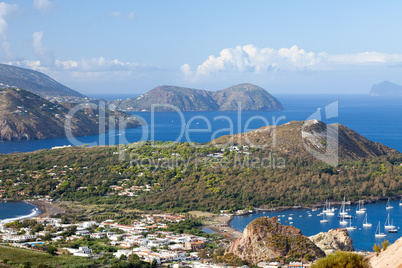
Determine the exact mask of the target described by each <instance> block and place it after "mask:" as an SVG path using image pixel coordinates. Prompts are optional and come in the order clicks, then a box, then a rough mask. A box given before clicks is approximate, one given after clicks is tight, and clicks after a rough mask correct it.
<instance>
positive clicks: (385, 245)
mask: <svg viewBox="0 0 402 268" xmlns="http://www.w3.org/2000/svg"><path fill="white" fill-rule="evenodd" d="M388 246H389V241H388V240H384V241H383V242H382V243H381V245H380V244H378V245H377V244H374V246H373V250H374V251H375V252H377V253H380V252H381V251H382V250H386V249H387V248H388Z"/></svg>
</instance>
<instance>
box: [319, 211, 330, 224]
mask: <svg viewBox="0 0 402 268" xmlns="http://www.w3.org/2000/svg"><path fill="white" fill-rule="evenodd" d="M328 222H329V220H328V219H326V218H325V213H323V214H322V220H320V223H328Z"/></svg>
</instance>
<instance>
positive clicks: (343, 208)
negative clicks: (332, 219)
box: [339, 196, 348, 216]
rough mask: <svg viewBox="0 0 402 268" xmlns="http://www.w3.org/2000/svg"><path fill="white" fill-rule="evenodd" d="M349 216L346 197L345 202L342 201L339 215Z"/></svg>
mask: <svg viewBox="0 0 402 268" xmlns="http://www.w3.org/2000/svg"><path fill="white" fill-rule="evenodd" d="M347 214H348V213H347V212H346V211H345V196H344V197H343V201H342V206H341V209H340V210H339V215H340V216H344V215H347Z"/></svg>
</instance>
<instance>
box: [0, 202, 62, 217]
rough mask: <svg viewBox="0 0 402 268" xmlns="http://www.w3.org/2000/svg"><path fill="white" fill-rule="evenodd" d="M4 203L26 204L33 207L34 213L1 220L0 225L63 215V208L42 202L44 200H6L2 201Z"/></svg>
mask: <svg viewBox="0 0 402 268" xmlns="http://www.w3.org/2000/svg"><path fill="white" fill-rule="evenodd" d="M4 201H7V202H20V203H28V204H31V205H33V206H35V207H34V208H33V210H34V211H32V212H31V213H30V214H27V215H22V216H18V217H13V218H6V219H3V220H0V223H5V222H10V221H14V220H20V219H29V218H34V217H50V216H52V215H56V214H64V213H65V209H64V208H62V207H60V206H59V205H56V204H54V203H51V202H48V201H44V200H10V199H8V200H4ZM34 212H35V213H34Z"/></svg>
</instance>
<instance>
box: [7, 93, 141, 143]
mask: <svg viewBox="0 0 402 268" xmlns="http://www.w3.org/2000/svg"><path fill="white" fill-rule="evenodd" d="M73 106H74V104H72V103H66V104H58V103H54V102H50V101H48V100H46V99H44V98H41V97H40V96H38V95H36V94H34V93H31V92H29V91H27V90H23V89H18V88H6V89H0V140H25V139H27V140H33V139H47V138H55V137H64V136H65V135H66V133H65V127H64V125H65V121H66V116H67V114H68V112H69V111H70V109H71V108H72V107H73ZM110 116H115V118H116V117H118V116H129V115H128V114H125V113H122V112H113V111H109V110H106V111H105V117H106V120H105V121H106V129H107V128H108V127H109V118H110ZM98 121H99V109H93V108H89V107H86V108H85V109H81V110H79V111H78V112H77V113H75V114H74V116H73V118H72V120H71V132H72V134H73V135H74V136H83V135H94V134H99V125H98ZM138 125H139V123H138V122H137V121H133V122H131V123H130V124H128V127H135V126H138Z"/></svg>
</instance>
